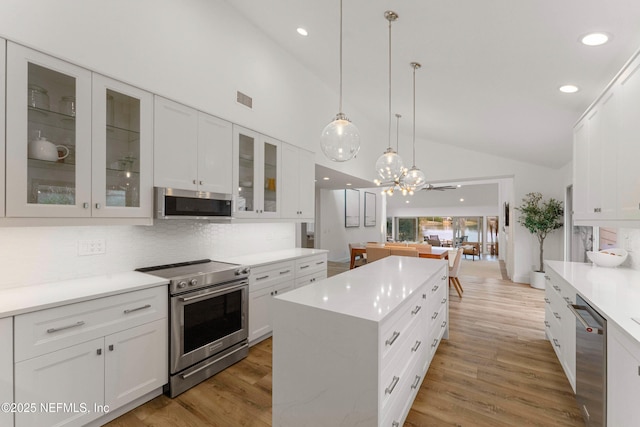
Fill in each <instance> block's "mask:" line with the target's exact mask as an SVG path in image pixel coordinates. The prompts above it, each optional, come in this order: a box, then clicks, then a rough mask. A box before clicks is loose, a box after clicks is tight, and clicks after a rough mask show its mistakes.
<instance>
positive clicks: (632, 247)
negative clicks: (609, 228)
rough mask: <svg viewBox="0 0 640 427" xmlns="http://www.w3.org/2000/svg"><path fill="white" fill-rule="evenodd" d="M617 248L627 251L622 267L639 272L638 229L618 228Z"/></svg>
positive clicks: (639, 247)
mask: <svg viewBox="0 0 640 427" xmlns="http://www.w3.org/2000/svg"><path fill="white" fill-rule="evenodd" d="M625 240H627V241H625ZM618 247H620V248H625V249H627V250H628V251H629V257H628V258H627V260H626V261H625V263H624V264H623V265H624V266H628V267H629V268H633V269H634V270H640V229H638V228H620V229H619V230H618Z"/></svg>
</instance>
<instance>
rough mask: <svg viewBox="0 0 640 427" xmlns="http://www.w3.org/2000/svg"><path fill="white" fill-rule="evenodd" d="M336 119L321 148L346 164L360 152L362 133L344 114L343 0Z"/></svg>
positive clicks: (336, 160) (323, 135)
mask: <svg viewBox="0 0 640 427" xmlns="http://www.w3.org/2000/svg"><path fill="white" fill-rule="evenodd" d="M339 99H340V100H339V102H338V114H336V118H335V119H334V120H333V121H332V122H331V123H329V124H328V125H327V126H325V128H324V129H323V130H322V135H321V137H320V148H321V149H322V152H323V153H324V155H325V156H326V157H327V158H329V159H330V160H332V161H334V162H346V161H347V160H351V159H352V158H354V157H355V156H356V155H357V154H358V151H360V132H359V131H358V128H357V127H356V126H355V125H354V124H353V123H351V121H350V120H349V119H348V118H347V116H346V115H345V114H344V113H343V112H342V0H340V98H339Z"/></svg>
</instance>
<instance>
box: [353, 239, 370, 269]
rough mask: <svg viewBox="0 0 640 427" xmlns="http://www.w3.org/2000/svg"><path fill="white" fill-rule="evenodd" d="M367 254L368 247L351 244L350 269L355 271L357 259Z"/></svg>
mask: <svg viewBox="0 0 640 427" xmlns="http://www.w3.org/2000/svg"><path fill="white" fill-rule="evenodd" d="M366 253H367V245H365V244H358V243H352V244H351V264H350V265H349V269H353V268H354V267H355V265H356V258H357V257H358V256H363V255H364V254H366Z"/></svg>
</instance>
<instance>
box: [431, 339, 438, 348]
mask: <svg viewBox="0 0 640 427" xmlns="http://www.w3.org/2000/svg"><path fill="white" fill-rule="evenodd" d="M437 345H438V340H437V339H435V340H433V344H431V347H435V346H437Z"/></svg>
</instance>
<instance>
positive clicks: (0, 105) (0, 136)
mask: <svg viewBox="0 0 640 427" xmlns="http://www.w3.org/2000/svg"><path fill="white" fill-rule="evenodd" d="M6 54H7V42H6V41H5V40H4V39H0V99H5V86H6V73H5V70H6V67H5V59H6ZM5 105H6V103H5V102H0V217H3V216H4V212H5V211H4V196H5V192H4V188H5V185H4V184H5V180H4V175H5V174H4V170H5V169H4V167H5V166H4V165H5V147H6V145H5Z"/></svg>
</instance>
